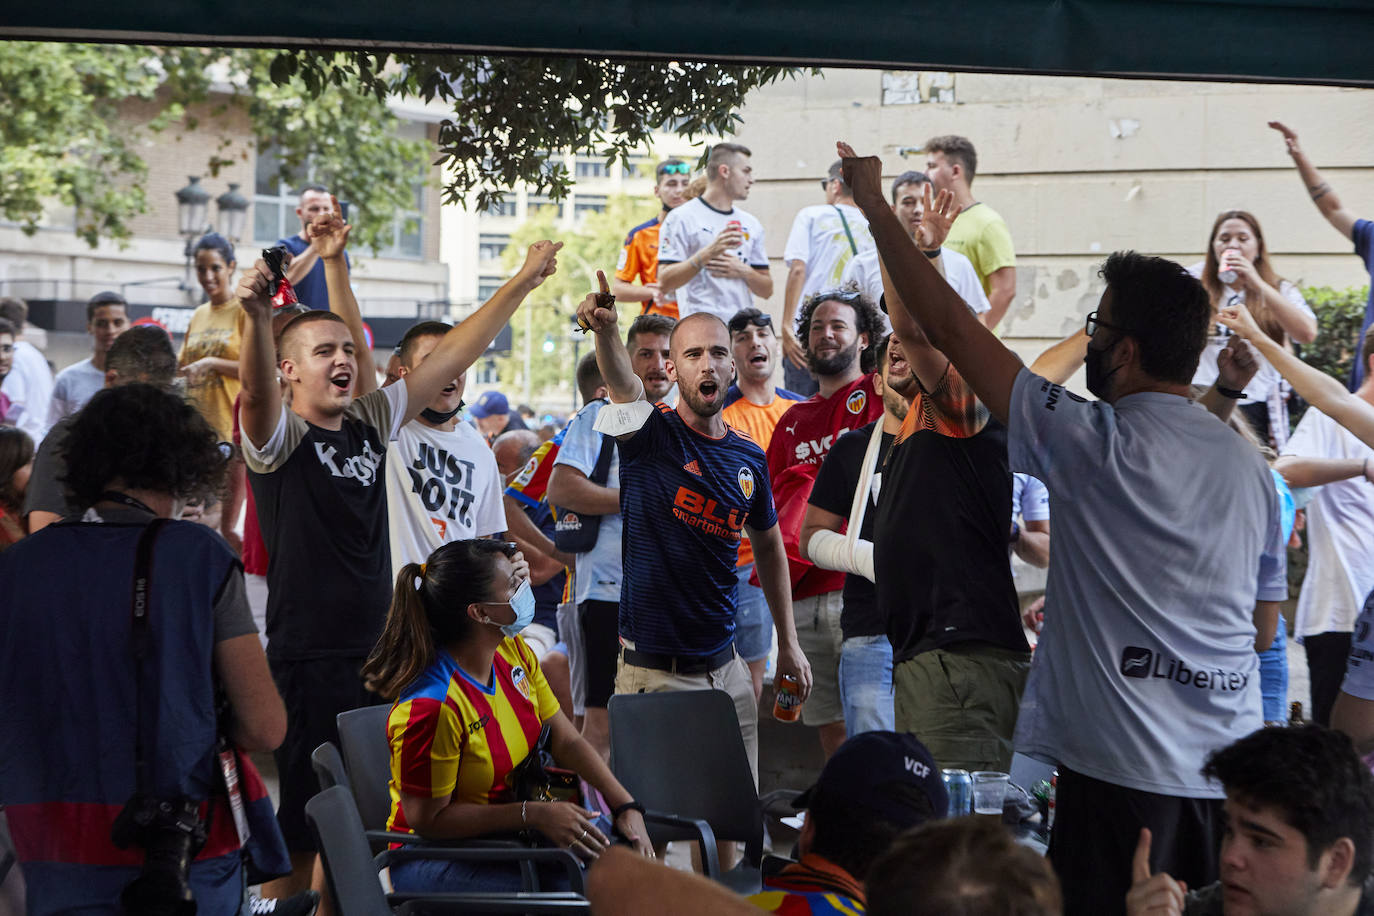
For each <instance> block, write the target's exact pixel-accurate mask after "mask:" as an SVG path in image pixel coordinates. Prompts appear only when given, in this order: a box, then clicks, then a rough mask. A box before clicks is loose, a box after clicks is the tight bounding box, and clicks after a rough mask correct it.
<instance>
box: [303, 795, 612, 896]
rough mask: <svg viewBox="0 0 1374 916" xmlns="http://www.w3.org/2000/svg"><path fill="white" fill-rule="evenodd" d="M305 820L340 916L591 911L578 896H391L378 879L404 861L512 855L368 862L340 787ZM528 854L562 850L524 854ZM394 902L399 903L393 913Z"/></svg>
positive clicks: (434, 854) (308, 807) (417, 854)
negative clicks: (386, 869)
mask: <svg viewBox="0 0 1374 916" xmlns="http://www.w3.org/2000/svg"><path fill="white" fill-rule="evenodd" d="M305 818H306V820H307V821H308V822H309V824H310V829H311V831H313V832H314V834H315V839H316V841H317V842H318V843H319V849H320V857H321V859H322V861H323V864H324V874H325V879H326V880H327V881H328V883H329V890H330V892H331V893H332V894H333V895H334V906H335V910H336V912H337V913H338V914H339V916H391V914H392V913H402V914H412V913H414V914H418V913H589V912H591V910H590V907H589V906H588V904H587V901H586V900H585V899H584V898H583V897H580V896H578V895H577V894H567V893H559V894H529V893H518V894H493V893H445V894H423V895H421V894H391V895H387V894H386V893H384V892H383V890H382V883H381V880H380V879H379V878H378V876H377V871H378V869H379V868H384V867H387V866H389V865H392V864H394V863H396V862H400V861H403V860H405V859H407V858H427V859H434V858H446V859H460V860H466V861H472V860H489V861H509V860H510V859H511V851H508V850H499V849H436V848H428V849H425V850H403V849H398V850H389V851H387V852H384V853H382V854H381V855H380V856H378V857H377V859H375V860H374V859H373V858H372V852H371V850H370V849H369V848H368V843H367V837H366V836H365V835H364V833H363V822H362V818H361V817H360V816H359V814H358V808H357V806H356V805H355V804H354V802H353V795H352V794H351V793H350V792H349V791H348V789H346V788H344V787H343V786H333V787H331V788H328V789H325V790H324V791H323V792H321V793H320V794H318V795H316V796H315V797H314V798H312V799H310V801H308V802H306V803H305ZM524 852H526V853H543V852H549V853H554V854H557V853H558V852H560V850H524ZM393 904H397V906H395V908H394V909H393Z"/></svg>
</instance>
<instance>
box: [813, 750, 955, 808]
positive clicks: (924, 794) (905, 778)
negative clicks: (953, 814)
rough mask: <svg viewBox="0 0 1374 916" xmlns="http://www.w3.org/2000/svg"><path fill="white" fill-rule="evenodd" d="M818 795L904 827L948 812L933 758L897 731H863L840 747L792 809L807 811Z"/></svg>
mask: <svg viewBox="0 0 1374 916" xmlns="http://www.w3.org/2000/svg"><path fill="white" fill-rule="evenodd" d="M817 797H824V798H825V799H826V801H827V802H829V803H832V804H835V803H838V804H842V805H847V806H853V807H856V808H861V809H863V811H864V812H866V813H868V814H870V815H873V816H874V817H878V818H880V819H882V820H884V821H887V822H888V823H890V824H893V825H894V826H896V827H899V828H903V829H905V828H907V827H914V826H916V825H917V824H923V823H925V822H926V821H929V820H935V819H937V818H942V817H944V816H945V811H946V810H947V809H948V808H949V793H948V792H946V791H945V782H944V779H943V778H942V776H941V774H940V768H939V766H937V765H936V763H935V758H934V757H932V756H931V755H930V751H928V750H926V746H925V745H924V744H922V743H921V742H920V741H917V740H916V737H915V736H914V735H910V734H905V733H899V732H887V731H873V732H862V733H860V734H857V735H855V736H854V737H853V738H850V739H849V740H848V741H846V742H845V743H844V744H842V745H840V747H839V750H837V751H835V753H834V755H833V756H832V757H831V758H830V760H829V761H827V762H826V764H825V768H824V769H822V770H821V775H820V776H819V777H817V779H816V783H815V785H813V786H811V788H809V789H807V790H806V791H805V792H803V793H802V794H801V795H799V796H797V799H796V801H794V802H793V803H792V805H793V807H795V808H797V809H798V810H801V809H803V808H808V807H810V806H811V804H812V802H813V801H814V800H815V799H816V798H817Z"/></svg>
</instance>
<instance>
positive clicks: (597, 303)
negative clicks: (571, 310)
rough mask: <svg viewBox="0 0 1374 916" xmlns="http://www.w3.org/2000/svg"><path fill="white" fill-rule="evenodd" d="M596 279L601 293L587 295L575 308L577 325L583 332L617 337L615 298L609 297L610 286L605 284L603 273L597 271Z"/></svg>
mask: <svg viewBox="0 0 1374 916" xmlns="http://www.w3.org/2000/svg"><path fill="white" fill-rule="evenodd" d="M596 279H597V282H598V283H599V284H600V286H601V291H600V292H599V293H588V294H587V297H586V298H585V299H583V300H582V304H581V305H579V306H578V307H577V325H578V327H580V328H581V329H582V330H583V332H586V331H591V332H593V333H595V334H600V333H602V332H603V331H610V332H611V333H612V334H615V335H617V336H619V334H620V316H619V315H618V314H617V313H616V310H615V296H612V295H611V286H610V284H609V283H607V282H606V273H605V271H601V270H598V271H597V272H596Z"/></svg>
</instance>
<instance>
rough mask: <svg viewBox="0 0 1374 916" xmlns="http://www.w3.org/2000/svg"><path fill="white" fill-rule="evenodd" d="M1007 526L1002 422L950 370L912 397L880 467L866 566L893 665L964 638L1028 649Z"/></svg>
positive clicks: (1007, 480) (1008, 505) (1008, 508)
mask: <svg viewBox="0 0 1374 916" xmlns="http://www.w3.org/2000/svg"><path fill="white" fill-rule="evenodd" d="M937 429H939V430H943V431H944V433H943V434H942V433H941V432H937V431H936V430H937ZM1010 529H1011V470H1010V467H1009V466H1008V462H1007V428H1006V427H1005V426H1003V425H1002V424H1001V423H998V422H997V421H996V420H995V419H992V418H991V417H990V416H988V413H987V408H986V407H984V406H983V405H982V404H980V403H978V402H977V400H976V399H975V398H974V396H973V393H972V391H971V390H969V389H968V388H967V386H966V385H965V384H964V382H963V380H962V379H960V378H959V377H958V375H957V374H956V373H955V372H954V369H953V367H950V368H949V369H948V370H947V372H946V374H945V376H944V377H942V378H941V380H940V382H939V384H938V385H937V386H936V388H935V390H934V392H933V393H932V394H927V393H925V392H924V391H923V392H921V393H920V394H919V395H918V396H917V398H916V401H915V402H914V403H913V404H912V406H911V411H910V412H909V413H908V414H907V419H906V421H905V422H904V423H903V425H902V431H901V432H900V433H898V435H897V441H896V442H895V443H894V444H893V445H892V448H891V449H890V450H889V451H888V454H887V464H886V466H885V467H884V469H883V482H882V492H881V494H880V496H879V499H878V511H877V515H876V517H875V519H874V528H873V544H874V549H873V567H874V572H875V573H876V574H877V578H878V609H879V613H880V614H882V616H883V617H884V619H885V620H886V621H887V636H888V639H889V640H891V642H892V660H893V663H894V664H896V663H900V662H903V661H906V660H907V659H909V658H911V657H912V656H914V655H917V654H919V653H921V652H926V651H929V650H931V649H939V648H944V647H946V646H950V645H954V644H956V643H964V642H982V643H986V644H989V645H993V646H997V647H1000V648H1003V649H1009V650H1012V651H1017V652H1029V651H1030V647H1029V646H1028V645H1027V644H1026V637H1025V632H1024V631H1023V630H1022V628H1021V612H1020V605H1019V603H1018V602H1017V599H1016V586H1015V584H1014V583H1013V581H1012V577H1011V564H1010V563H1008V562H1007V532H1008V531H1009V530H1010Z"/></svg>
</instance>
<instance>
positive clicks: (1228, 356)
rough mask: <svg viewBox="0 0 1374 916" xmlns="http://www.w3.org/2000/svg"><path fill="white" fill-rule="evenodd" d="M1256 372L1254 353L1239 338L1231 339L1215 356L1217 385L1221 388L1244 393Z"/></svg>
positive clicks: (1256, 363) (1256, 364)
mask: <svg viewBox="0 0 1374 916" xmlns="http://www.w3.org/2000/svg"><path fill="white" fill-rule="evenodd" d="M1258 370H1259V363H1258V362H1257V361H1256V360H1255V351H1254V350H1252V349H1250V345H1249V344H1247V343H1246V342H1245V340H1244V339H1242V338H1240V337H1232V338H1231V339H1230V340H1228V341H1227V342H1226V346H1225V347H1223V348H1222V350H1221V352H1220V353H1218V354H1217V384H1218V385H1220V386H1221V387H1223V388H1230V389H1233V390H1235V391H1244V390H1245V386H1246V385H1248V384H1250V379H1252V378H1254V377H1255V373H1256V372H1257V371H1258Z"/></svg>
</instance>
